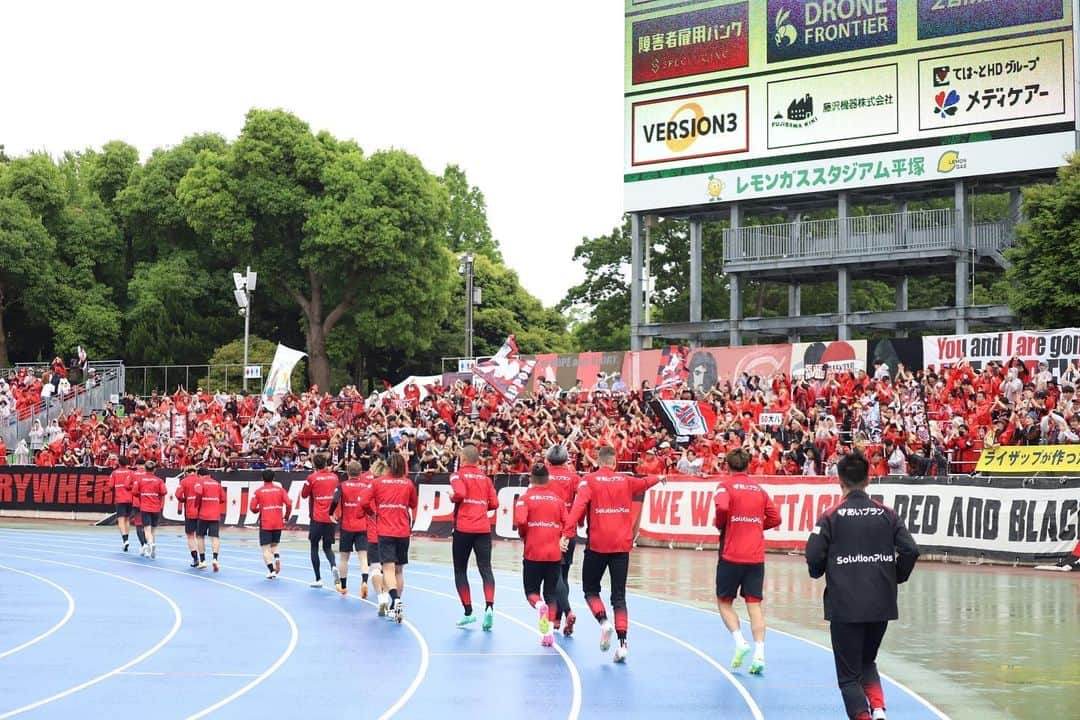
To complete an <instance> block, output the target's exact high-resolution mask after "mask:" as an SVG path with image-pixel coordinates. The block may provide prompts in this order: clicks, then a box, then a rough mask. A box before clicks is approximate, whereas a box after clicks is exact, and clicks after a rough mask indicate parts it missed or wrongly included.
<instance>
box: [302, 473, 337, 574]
mask: <svg viewBox="0 0 1080 720" xmlns="http://www.w3.org/2000/svg"><path fill="white" fill-rule="evenodd" d="M337 486H338V476H337V473H334V472H331V471H330V470H327V469H326V456H325V455H321V454H320V455H316V456H315V472H313V473H311V474H310V475H308V476H307V481H306V482H305V483H304V487H303V489H302V490H301V491H300V497H302V498H308V508H309V509H310V511H311V513H310V514H311V519H310V523H311V524H310V525H309V526H308V544H309V545H310V546H311V569H312V570H314V571H315V579H314V580H313V581H312V582H311V587H313V588H321V587H322V586H323V581H322V568H321V567H320V564H319V544H320V543H321V544H322V551H323V554H324V555H326V562H328V563H330V570H331V571H332V572H333V574H334V585H337V584H338V569H337V564H336V563H335V562H334V550H333V546H334V523H333V521H332V520H331V519H330V512H329V511H330V501H331V500H333V499H334V491H335V490H336V489H337Z"/></svg>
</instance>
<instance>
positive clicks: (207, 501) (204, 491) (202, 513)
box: [195, 475, 225, 522]
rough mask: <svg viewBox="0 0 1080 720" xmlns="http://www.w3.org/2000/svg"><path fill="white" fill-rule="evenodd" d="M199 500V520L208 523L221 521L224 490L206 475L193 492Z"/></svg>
mask: <svg viewBox="0 0 1080 720" xmlns="http://www.w3.org/2000/svg"><path fill="white" fill-rule="evenodd" d="M195 493H196V495H197V496H198V498H199V519H200V520H206V521H209V522H218V521H220V520H221V512H222V511H223V510H224V509H225V488H223V487H222V486H221V483H219V482H218V481H217V480H215V479H214V478H212V477H210V476H209V475H207V476H206V477H204V478H203V481H202V483H201V484H200V485H199V487H198V488H196V490H195Z"/></svg>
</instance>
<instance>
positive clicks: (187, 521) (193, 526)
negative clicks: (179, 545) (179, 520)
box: [184, 517, 199, 535]
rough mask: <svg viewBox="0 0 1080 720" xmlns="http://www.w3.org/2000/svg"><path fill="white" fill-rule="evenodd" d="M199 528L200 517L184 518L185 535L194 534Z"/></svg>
mask: <svg viewBox="0 0 1080 720" xmlns="http://www.w3.org/2000/svg"><path fill="white" fill-rule="evenodd" d="M198 529H199V519H198V518H189V517H186V518H184V534H185V535H194V534H195V532H196V531H197V530H198Z"/></svg>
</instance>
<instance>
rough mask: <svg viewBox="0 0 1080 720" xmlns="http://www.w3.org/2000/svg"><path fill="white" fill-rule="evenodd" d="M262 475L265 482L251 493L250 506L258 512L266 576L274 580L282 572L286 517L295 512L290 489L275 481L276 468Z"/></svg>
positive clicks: (249, 507)
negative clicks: (279, 550)
mask: <svg viewBox="0 0 1080 720" xmlns="http://www.w3.org/2000/svg"><path fill="white" fill-rule="evenodd" d="M262 479H263V484H262V486H261V487H259V488H258V489H257V490H255V492H253V493H251V503H250V504H249V505H248V509H249V510H251V512H253V513H258V514H259V547H260V548H262V556H263V562H265V563H266V570H267V575H266V578H267V580H275V579H277V576H278V574H279V573H280V572H281V555H280V554H279V553H278V545H279V544H280V543H281V531H282V529H284V527H285V520H286V519H288V517H289V516H290V515H291V514H292V500H290V499H289V493H287V492H285V489H284V488H283V487H281V486H280V485H278V484H277V483H275V482H274V471H273V470H263V471H262Z"/></svg>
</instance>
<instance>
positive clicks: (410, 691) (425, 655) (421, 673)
mask: <svg viewBox="0 0 1080 720" xmlns="http://www.w3.org/2000/svg"><path fill="white" fill-rule="evenodd" d="M0 533H10V534H21V535H30V536H31V537H35V538H37V539H39V540H41V541H42V542H45V541H48V542H57V539H56V538H57V537H58V536H60V534H59V533H54V534H51V535H50V534H49V533H48V531H45V532H44V534H41V533H34V532H33V531H23V530H0ZM60 537H62V536H60ZM60 542H67V543H68V544H72V545H76V546H78V547H93V548H100V549H103V550H104V549H107V546H106V545H105V544H104V543H101V542H98V541H96V540H88V539H86V538H82V537H70V536H69V537H63V539H62V540H60ZM33 547H35V548H36V547H37V546H36V545H34V546H33ZM233 547H235V546H233ZM177 558H179V556H177ZM102 559H105V560H108V558H102ZM109 562H119V563H125V564H128V565H138V566H139V567H151V568H154V569H155V570H162V571H164V572H171V573H175V574H178V575H183V576H185V577H194V578H201V579H203V580H209V581H211V582H218V583H221V581H220V580H213V579H212V578H208V577H206V576H205V575H193V574H191V573H188V572H183V571H180V570H169V569H167V568H159V567H155V566H154V565H150V564H149V563H147V564H145V565H144V564H142V563H139V562H136V561H134V560H130V561H127V560H109ZM292 567H299V566H292ZM229 569H230V570H233V571H238V572H242V573H247V574H249V575H259V576H262V572H257V571H255V570H247V569H244V568H236V567H232V568H229ZM279 579H280V580H286V581H288V582H293V583H297V584H299V585H304V586H307V583H306V582H305V581H303V580H298V579H295V578H288V577H285V578H279ZM222 584H226V585H228V583H222ZM229 587H236V586H234V585H229ZM237 589H239V590H243V591H244V592H250V591H248V590H244V588H237ZM252 594H254V593H252ZM255 595H256V597H259V598H260V599H262V600H265V601H266V602H269V603H270V604H272V605H275V607H277V605H276V604H275V603H273V602H272V601H271V600H269V599H267V598H264V597H263V596H261V595H257V594H255ZM349 597H350V598H352V597H353V596H351V595H350V596H349ZM355 599H356V600H360V601H361V602H365V603H367V604H369V605H371V606H372V607H375V606H376V603H374V602H372V601H370V600H361V599H360V598H359V597H357V598H355ZM278 610H279V611H280V612H284V611H283V610H281V609H280V608H278ZM285 614H286V615H288V613H285ZM402 624H403V625H405V626H406V627H407V628H408V629H409V631H410V632H411V633H412V635H413V637H415V638H416V641H417V643H418V644H419V646H420V667H419V668H418V669H417V671H416V675H415V676H414V677H413V681H412V683H410V684H409V687H407V688H406V689H405V692H404V693H402V694H401V696H400V697H399V698H398V699H397V700H396V701H395V702H394V704H393V705H391V706H390V708H389V709H387V710H386V712H384V713H383V714H382V715H380V716H379V720H389V718H391V717H393V716H394V715H396V714H397V713H398V712H400V711H401V709H402V708H403V707H405V705H406V703H408V702H409V700H410V699H412V696H413V695H415V694H416V691H417V690H418V689H420V685H421V684H422V683H423V681H424V678H425V677H426V676H427V671H428V666H429V665H430V662H431V660H430V657H431V651H430V649H429V648H428V644H427V641H425V640H424V636H423V635H422V634H421V633H420V631H419V630H418V629H417V628H416V626H415V625H413V624H412V623H410V622H409V621H408V620H406V621H404V622H403V623H402ZM292 626H293V628H294V630H295V624H293V625H292ZM295 645H296V643H295V636H294V639H293V643H292V646H291V647H290V649H289V654H292V650H293V649H294V648H295ZM279 667H280V666H279ZM275 669H276V668H275ZM264 679H265V678H261V679H260V680H259V682H261V681H262V680H264ZM251 687H254V685H252V686H251ZM250 689H251V688H250V687H249V688H248V690H250ZM233 699H235V698H233ZM203 712H204V713H205V712H207V711H203ZM195 717H201V716H192V718H189V719H188V720H193V718H195ZM0 720H2V718H0Z"/></svg>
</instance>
